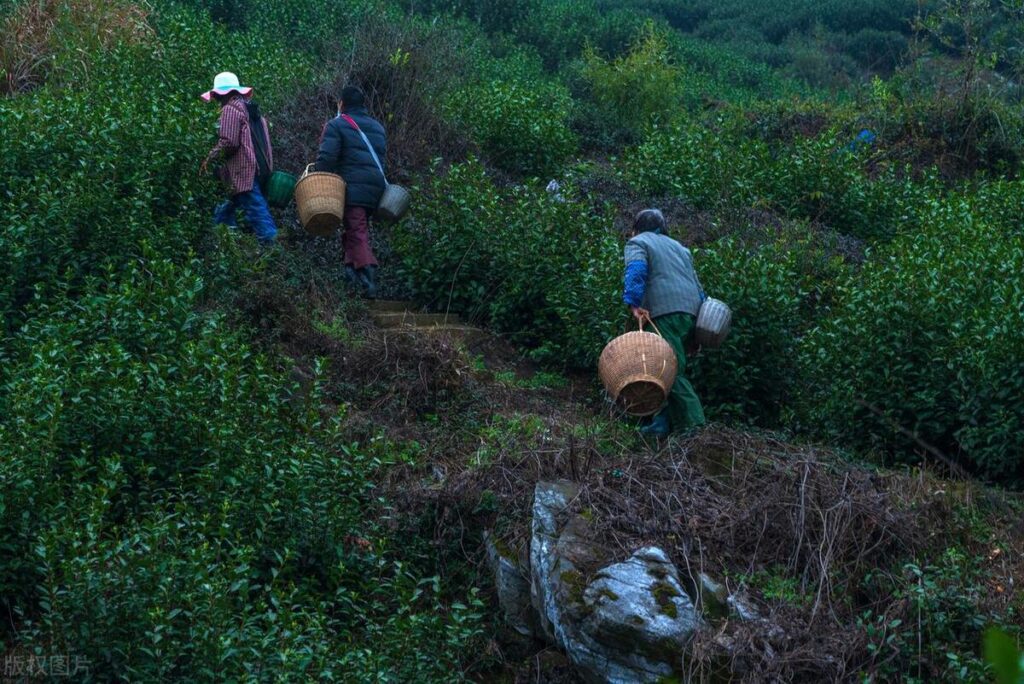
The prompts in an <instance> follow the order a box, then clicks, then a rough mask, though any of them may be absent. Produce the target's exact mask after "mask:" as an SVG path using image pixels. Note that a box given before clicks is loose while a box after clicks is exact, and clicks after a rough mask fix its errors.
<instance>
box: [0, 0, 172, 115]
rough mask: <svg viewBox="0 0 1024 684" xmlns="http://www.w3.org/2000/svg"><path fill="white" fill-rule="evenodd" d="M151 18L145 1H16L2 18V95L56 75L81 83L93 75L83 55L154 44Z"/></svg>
mask: <svg viewBox="0 0 1024 684" xmlns="http://www.w3.org/2000/svg"><path fill="white" fill-rule="evenodd" d="M0 9H2V8H0ZM0 16H3V15H2V13H0ZM146 19H147V12H146V10H145V8H144V7H143V6H142V5H138V4H135V3H131V2H124V1H123V0H102V1H96V0H36V1H34V2H22V3H19V4H17V5H16V6H15V7H14V8H13V10H12V12H11V14H9V15H7V16H6V17H3V19H2V21H0V28H2V31H0V95H4V94H7V95H10V94H14V93H20V92H24V91H26V90H29V89H31V88H34V87H36V86H38V85H40V84H41V83H43V82H44V81H45V80H47V79H48V78H50V77H52V76H55V75H57V76H59V77H60V78H59V80H60V82H61V83H70V82H81V80H83V79H85V78H87V77H88V76H89V69H88V64H87V63H86V62H85V61H84V60H83V55H88V54H94V53H96V52H100V51H103V50H107V49H110V48H112V47H114V46H115V45H122V46H123V45H144V46H148V47H149V48H151V49H152V48H154V47H155V42H156V41H155V40H154V36H153V31H152V29H151V28H150V26H149V24H148V23H147V21H146Z"/></svg>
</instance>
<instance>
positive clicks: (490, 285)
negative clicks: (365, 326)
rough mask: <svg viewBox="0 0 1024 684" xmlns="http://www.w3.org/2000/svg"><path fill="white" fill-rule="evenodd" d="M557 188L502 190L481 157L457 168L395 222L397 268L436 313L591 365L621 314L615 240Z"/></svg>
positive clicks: (559, 358)
mask: <svg viewBox="0 0 1024 684" xmlns="http://www.w3.org/2000/svg"><path fill="white" fill-rule="evenodd" d="M563 194H564V195H565V197H564V201H559V200H558V199H557V198H556V197H555V196H554V195H552V194H549V193H547V192H545V191H544V190H543V186H540V187H538V186H529V187H522V186H519V187H512V188H507V189H499V188H498V187H497V186H496V185H495V183H494V181H493V180H491V179H490V178H489V177H488V175H487V173H486V171H485V169H484V167H483V166H482V165H481V164H480V163H479V162H477V161H475V160H470V161H469V162H467V163H464V164H457V165H455V166H453V167H451V169H450V170H449V171H448V172H447V173H446V174H445V175H442V176H439V177H437V178H435V179H433V180H432V181H431V182H430V183H429V184H428V185H427V186H426V187H424V188H421V189H420V196H421V198H422V199H421V201H420V203H419V204H418V205H417V209H416V215H415V217H414V220H409V221H406V222H405V223H403V224H399V225H398V226H396V227H395V229H394V232H393V237H394V249H395V252H396V253H397V254H398V255H399V258H400V260H401V265H400V267H399V268H400V272H401V274H402V276H403V277H404V279H405V280H406V281H407V283H408V285H409V287H410V288H411V289H412V291H413V292H414V293H415V295H416V297H417V299H419V300H420V301H423V302H425V303H428V304H430V305H431V306H432V307H433V308H435V309H438V310H442V311H444V310H447V309H448V308H449V307H450V308H451V310H453V311H457V312H460V313H463V314H466V315H467V316H468V317H470V318H473V319H475V320H479V321H481V322H486V323H488V324H490V325H492V326H493V327H494V328H495V329H496V330H497V331H498V332H501V333H503V334H505V335H507V336H508V337H509V338H510V339H511V340H513V341H515V342H517V343H520V344H522V345H524V346H526V347H530V348H532V349H533V355H534V356H535V357H536V358H538V359H542V360H546V361H551V362H554V363H557V364H568V365H584V366H585V365H589V364H590V363H592V362H593V361H594V360H595V359H596V358H597V355H598V354H599V353H600V352H601V349H602V347H603V345H604V343H605V341H606V340H607V339H608V338H609V336H610V335H611V334H612V332H613V331H614V329H615V325H616V321H619V320H621V314H619V315H617V312H620V311H621V310H620V308H619V307H618V306H617V304H618V302H619V301H620V300H621V292H620V290H619V288H620V287H621V284H620V282H619V279H620V277H621V270H622V265H621V245H620V244H619V241H618V240H617V238H616V237H615V236H614V235H613V234H612V232H611V220H610V217H609V216H606V215H600V214H595V213H593V211H592V210H591V209H590V208H589V206H588V205H587V204H586V203H584V202H581V201H579V200H577V199H575V198H574V197H573V196H572V192H571V190H570V189H564V190H563ZM424 244H429V245H430V246H431V247H430V249H423V248H422V246H423V245H424Z"/></svg>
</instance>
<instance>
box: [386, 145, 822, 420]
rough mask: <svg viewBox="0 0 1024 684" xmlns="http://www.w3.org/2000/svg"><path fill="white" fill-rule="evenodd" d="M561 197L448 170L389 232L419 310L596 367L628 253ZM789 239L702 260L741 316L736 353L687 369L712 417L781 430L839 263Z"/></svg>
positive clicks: (704, 271) (613, 319)
mask: <svg viewBox="0 0 1024 684" xmlns="http://www.w3.org/2000/svg"><path fill="white" fill-rule="evenodd" d="M562 192H563V194H564V195H565V197H564V201H558V200H557V199H556V198H554V197H553V196H552V195H550V194H548V193H546V192H544V191H542V190H541V189H540V188H523V187H516V188H510V189H505V190H501V189H498V188H497V187H495V185H494V183H493V181H492V180H491V179H489V178H488V176H487V174H486V172H485V170H484V168H483V167H482V166H481V165H480V164H479V163H477V162H469V163H467V164H462V165H456V166H453V167H452V168H451V169H450V170H449V172H448V174H447V175H445V176H442V177H439V178H436V179H434V180H433V181H432V182H431V184H430V185H429V186H428V187H426V188H423V189H421V197H423V198H424V199H423V202H422V203H421V204H420V205H418V207H417V212H416V216H415V218H414V220H410V221H408V222H406V223H405V224H401V225H399V226H396V227H395V229H394V230H395V234H394V239H395V244H394V246H395V251H396V253H397V254H398V255H400V259H401V266H400V271H401V274H402V276H403V277H404V279H405V280H406V282H407V284H408V285H409V287H410V288H411V290H412V291H413V292H414V293H415V294H416V296H417V298H418V299H419V300H420V301H422V302H424V303H426V304H429V305H430V306H431V307H432V308H434V309H437V310H442V311H444V310H448V309H449V308H450V309H451V310H452V311H456V312H459V313H462V314H465V315H467V316H468V317H470V318H473V319H476V320H480V321H482V322H486V323H488V324H490V325H491V326H493V327H494V328H495V329H496V330H497V331H498V332H501V333H503V334H504V335H505V336H507V337H508V338H509V339H511V340H513V341H515V342H517V343H519V344H522V345H524V346H526V347H528V348H530V349H532V355H533V357H534V358H537V359H538V360H542V361H546V362H549V363H553V364H556V365H570V366H589V365H592V364H593V363H594V362H595V360H596V358H597V356H598V354H600V351H601V349H602V348H603V346H604V344H605V343H606V342H607V340H608V339H610V338H611V337H612V336H613V335H614V334H616V332H621V331H622V330H623V324H624V312H625V307H624V305H623V304H622V271H623V263H622V247H623V242H622V240H621V239H620V238H618V237H617V236H615V235H614V234H613V233H612V232H611V230H610V227H611V226H610V224H611V221H610V217H608V216H602V215H595V214H593V213H592V210H590V209H588V208H587V206H586V205H584V204H582V203H580V202H578V201H577V200H576V199H575V197H574V196H573V193H572V190H571V189H567V188H563V190H562ZM678 229H679V230H681V231H682V232H683V233H684V235H682V239H683V240H684V242H685V239H686V238H685V231H686V227H685V226H681V227H678ZM801 231H803V233H801ZM790 232H791V234H790V235H787V236H786V237H785V239H779V238H777V237H775V236H768V237H767V239H766V240H765V241H763V242H762V243H759V244H760V246H757V244H746V243H742V242H740V241H737V240H723V241H720V242H718V243H715V244H713V245H711V246H710V247H708V248H706V249H700V250H697V251H696V252H695V256H694V259H695V265H696V268H697V270H698V273H699V275H700V278H701V280H702V282H703V284H704V286H705V288H706V289H707V291H708V293H709V294H710V295H712V296H715V297H719V298H721V299H724V300H725V301H727V302H729V303H730V304H731V305H732V306H733V307H734V315H735V318H734V325H733V332H732V333H731V337H730V340H729V342H728V343H727V344H726V345H725V347H724V348H723V349H721V350H718V351H715V352H709V353H707V354H705V355H704V356H703V357H702V358H700V359H699V360H698V361H696V363H695V365H694V369H693V373H694V376H695V378H696V380H695V383H696V386H697V389H698V392H699V393H700V394H701V397H702V398H703V399H704V400H705V401H706V402H707V404H708V405H709V407H710V411H709V412H710V413H711V414H712V415H716V416H718V417H721V418H725V417H729V418H739V419H742V420H745V421H750V422H756V423H759V424H762V425H778V423H779V420H780V416H781V415H782V413H783V408H784V407H785V405H786V404H787V402H788V401H789V400H790V399H791V398H792V396H791V394H792V392H793V391H794V389H795V385H794V379H795V377H796V372H795V370H796V364H795V357H796V355H795V350H796V345H797V342H798V340H799V336H800V335H801V334H802V332H803V331H804V330H806V329H807V328H808V327H810V321H811V319H812V317H813V314H814V311H813V309H812V308H811V307H810V306H809V304H808V300H809V299H811V298H812V297H813V298H815V299H823V298H827V293H826V291H829V290H830V288H831V283H832V282H833V281H834V280H835V278H836V277H837V274H838V272H839V271H840V270H841V266H839V265H837V264H836V262H835V260H834V257H830V256H829V255H828V254H827V253H826V251H825V250H824V248H823V247H822V245H821V241H820V240H816V239H812V236H811V234H810V233H809V232H808V231H807V228H806V227H805V226H795V227H794V228H793V229H792V230H791V231H790ZM424 243H428V244H430V245H431V249H430V250H423V249H421V248H420V246H421V245H422V244H424Z"/></svg>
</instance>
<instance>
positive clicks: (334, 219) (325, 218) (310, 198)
mask: <svg viewBox="0 0 1024 684" xmlns="http://www.w3.org/2000/svg"><path fill="white" fill-rule="evenodd" d="M312 167H313V165H312V164H310V165H309V166H307V167H306V172H305V173H303V174H302V178H300V179H299V182H298V183H296V184H295V206H296V207H297V208H298V210H299V220H300V221H301V222H302V227H303V228H305V229H306V232H307V233H309V234H310V235H317V236H320V237H326V236H328V235H331V234H333V233H335V232H337V230H338V229H339V228H341V221H342V218H343V217H344V216H345V181H344V180H342V179H341V176H338V175H335V174H333V173H324V172H321V171H315V172H313V173H310V172H309V170H310V169H311V168H312Z"/></svg>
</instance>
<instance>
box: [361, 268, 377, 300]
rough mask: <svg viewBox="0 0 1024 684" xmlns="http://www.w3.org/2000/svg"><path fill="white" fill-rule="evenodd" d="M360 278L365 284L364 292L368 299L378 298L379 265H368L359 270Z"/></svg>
mask: <svg viewBox="0 0 1024 684" xmlns="http://www.w3.org/2000/svg"><path fill="white" fill-rule="evenodd" d="M357 273H358V274H359V280H360V282H362V284H363V292H364V293H365V294H366V298H367V299H376V298H377V267H376V266H366V267H364V268H361V269H359V270H358V271H357Z"/></svg>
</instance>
